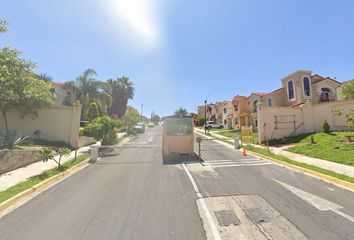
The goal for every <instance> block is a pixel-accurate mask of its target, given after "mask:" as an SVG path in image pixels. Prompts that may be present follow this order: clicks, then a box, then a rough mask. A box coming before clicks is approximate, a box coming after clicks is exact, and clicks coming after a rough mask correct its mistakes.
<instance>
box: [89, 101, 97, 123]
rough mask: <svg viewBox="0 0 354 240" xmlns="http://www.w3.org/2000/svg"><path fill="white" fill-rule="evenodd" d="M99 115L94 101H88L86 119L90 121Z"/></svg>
mask: <svg viewBox="0 0 354 240" xmlns="http://www.w3.org/2000/svg"><path fill="white" fill-rule="evenodd" d="M98 116H99V111H98V107H97V104H96V103H95V102H92V103H90V105H89V108H88V110H87V120H88V121H92V120H94V119H96V118H97V117H98Z"/></svg>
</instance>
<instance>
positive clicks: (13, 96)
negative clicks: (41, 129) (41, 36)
mask: <svg viewBox="0 0 354 240" xmlns="http://www.w3.org/2000/svg"><path fill="white" fill-rule="evenodd" d="M19 55H20V52H19V51H18V50H16V49H12V48H9V47H4V48H2V49H0V93H1V94H0V111H1V113H2V116H3V118H4V122H5V129H6V135H8V133H9V127H8V120H7V113H8V111H9V110H19V111H21V112H22V113H24V114H27V113H32V114H36V109H39V108H41V107H44V106H48V105H50V104H51V103H52V102H53V95H52V94H51V92H50V89H51V86H50V84H49V83H47V82H44V81H42V80H40V79H39V78H38V77H37V75H36V74H34V73H33V68H34V67H35V64H34V63H33V62H31V61H29V60H25V59H22V58H20V57H19Z"/></svg>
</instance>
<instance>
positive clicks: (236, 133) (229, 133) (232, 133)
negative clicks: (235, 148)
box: [215, 130, 241, 138]
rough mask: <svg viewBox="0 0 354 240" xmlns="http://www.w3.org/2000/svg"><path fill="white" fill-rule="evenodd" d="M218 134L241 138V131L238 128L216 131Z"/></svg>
mask: <svg viewBox="0 0 354 240" xmlns="http://www.w3.org/2000/svg"><path fill="white" fill-rule="evenodd" d="M215 133H216V134H219V135H221V136H224V137H229V138H239V137H240V135H241V134H240V131H236V130H221V131H217V132H215Z"/></svg>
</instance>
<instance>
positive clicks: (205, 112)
mask: <svg viewBox="0 0 354 240" xmlns="http://www.w3.org/2000/svg"><path fill="white" fill-rule="evenodd" d="M206 104H207V100H204V106H205V108H204V118H205V123H204V133H205V134H206V122H207V105H206Z"/></svg>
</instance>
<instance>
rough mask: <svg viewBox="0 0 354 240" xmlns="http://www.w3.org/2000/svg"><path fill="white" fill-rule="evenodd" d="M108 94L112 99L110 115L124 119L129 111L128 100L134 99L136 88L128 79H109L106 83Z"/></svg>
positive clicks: (109, 109)
mask: <svg viewBox="0 0 354 240" xmlns="http://www.w3.org/2000/svg"><path fill="white" fill-rule="evenodd" d="M106 92H107V93H108V94H110V96H111V97H112V105H111V106H110V107H109V108H108V113H109V114H114V115H118V116H119V117H122V116H123V115H124V114H125V112H126V111H127V106H128V100H129V99H133V97H134V86H133V83H132V82H131V81H130V80H129V78H128V77H124V76H123V77H121V78H116V79H109V80H107V82H106Z"/></svg>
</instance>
